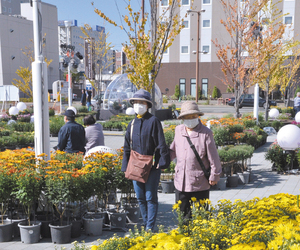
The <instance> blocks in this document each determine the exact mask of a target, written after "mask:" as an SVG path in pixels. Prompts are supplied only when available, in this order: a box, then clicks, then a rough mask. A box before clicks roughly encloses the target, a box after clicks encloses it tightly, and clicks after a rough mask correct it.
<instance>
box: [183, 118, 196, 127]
mask: <svg viewBox="0 0 300 250" xmlns="http://www.w3.org/2000/svg"><path fill="white" fill-rule="evenodd" d="M183 124H184V125H185V126H186V127H187V128H194V127H196V126H197V125H198V124H199V120H198V118H194V119H186V120H185V119H184V120H183Z"/></svg>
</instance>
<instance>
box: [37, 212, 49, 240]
mask: <svg viewBox="0 0 300 250" xmlns="http://www.w3.org/2000/svg"><path fill="white" fill-rule="evenodd" d="M37 220H38V221H40V222H41V223H42V225H41V236H42V238H51V231H50V227H49V224H50V223H51V222H53V220H52V219H51V215H50V214H49V215H48V216H46V215H37Z"/></svg>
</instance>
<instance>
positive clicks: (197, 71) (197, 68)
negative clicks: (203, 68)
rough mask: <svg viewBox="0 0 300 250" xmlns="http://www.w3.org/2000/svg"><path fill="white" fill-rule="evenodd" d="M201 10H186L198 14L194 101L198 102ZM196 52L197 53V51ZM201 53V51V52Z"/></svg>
mask: <svg viewBox="0 0 300 250" xmlns="http://www.w3.org/2000/svg"><path fill="white" fill-rule="evenodd" d="M202 12H205V10H199V11H197V10H191V9H189V10H187V13H188V14H190V13H197V15H198V22H197V51H196V102H197V103H198V100H199V95H198V94H199V93H198V86H199V53H200V51H199V39H200V32H199V30H200V15H201V13H202ZM197 52H198V53H197ZM202 53H203V52H202Z"/></svg>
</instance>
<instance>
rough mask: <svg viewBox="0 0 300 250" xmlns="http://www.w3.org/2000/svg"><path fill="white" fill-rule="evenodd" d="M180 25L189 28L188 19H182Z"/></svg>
mask: <svg viewBox="0 0 300 250" xmlns="http://www.w3.org/2000/svg"><path fill="white" fill-rule="evenodd" d="M182 25H183V27H184V28H185V29H188V28H189V21H183V22H182Z"/></svg>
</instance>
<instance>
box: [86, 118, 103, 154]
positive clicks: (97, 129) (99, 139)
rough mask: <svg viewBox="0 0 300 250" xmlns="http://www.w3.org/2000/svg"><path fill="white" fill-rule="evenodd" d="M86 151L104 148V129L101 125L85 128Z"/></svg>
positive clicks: (96, 124)
mask: <svg viewBox="0 0 300 250" xmlns="http://www.w3.org/2000/svg"><path fill="white" fill-rule="evenodd" d="M85 141H86V146H85V150H86V152H88V151H89V150H90V149H91V148H93V147H97V146H104V135H103V127H102V125H101V124H99V123H95V124H93V125H90V126H88V127H86V128H85Z"/></svg>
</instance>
